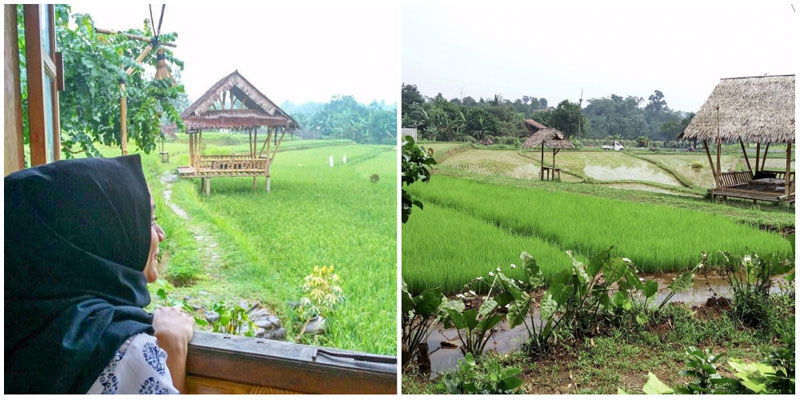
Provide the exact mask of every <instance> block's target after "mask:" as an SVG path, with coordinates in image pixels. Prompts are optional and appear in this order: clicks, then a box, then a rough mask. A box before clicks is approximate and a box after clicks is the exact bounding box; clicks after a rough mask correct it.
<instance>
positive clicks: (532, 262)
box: [519, 251, 544, 289]
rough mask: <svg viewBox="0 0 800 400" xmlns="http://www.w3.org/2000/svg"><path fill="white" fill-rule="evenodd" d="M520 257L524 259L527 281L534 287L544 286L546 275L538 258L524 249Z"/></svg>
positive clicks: (523, 269) (523, 270) (523, 266)
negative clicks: (537, 260)
mask: <svg viewBox="0 0 800 400" xmlns="http://www.w3.org/2000/svg"><path fill="white" fill-rule="evenodd" d="M519 257H520V258H521V259H522V272H524V273H525V280H526V281H527V282H526V283H527V284H528V285H529V286H530V287H531V288H534V289H535V288H539V287H542V286H544V275H542V269H541V268H539V263H537V262H536V259H534V258H533V257H532V256H531V255H530V254H528V253H527V252H524V251H523V252H522V254H520V256H519Z"/></svg>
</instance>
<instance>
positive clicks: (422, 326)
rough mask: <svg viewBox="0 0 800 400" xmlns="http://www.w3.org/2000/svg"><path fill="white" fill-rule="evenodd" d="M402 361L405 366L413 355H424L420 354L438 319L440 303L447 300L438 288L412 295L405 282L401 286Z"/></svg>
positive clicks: (424, 355)
mask: <svg viewBox="0 0 800 400" xmlns="http://www.w3.org/2000/svg"><path fill="white" fill-rule="evenodd" d="M401 296H402V323H403V336H402V346H403V354H402V363H403V366H404V367H405V366H406V365H408V363H409V362H410V361H411V360H412V359H414V357H417V356H419V357H426V356H427V353H426V354H421V349H423V350H422V351H425V350H424V349H425V347H424V346H422V347H421V345H422V344H424V343H426V341H427V339H428V336H429V335H430V329H431V326H432V325H433V324H435V323H436V321H438V314H439V311H440V309H441V307H442V305H443V304H444V303H445V301H446V300H447V298H446V297H444V296H443V295H442V291H441V290H440V289H438V288H433V289H426V290H424V291H422V293H420V294H418V295H416V296H412V295H411V293H409V291H408V286H406V282H405V281H403V287H402V294H401Z"/></svg>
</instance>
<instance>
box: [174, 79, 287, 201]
mask: <svg viewBox="0 0 800 400" xmlns="http://www.w3.org/2000/svg"><path fill="white" fill-rule="evenodd" d="M181 118H182V119H183V122H185V123H186V133H188V134H189V163H190V165H189V166H184V167H179V168H178V173H179V176H180V177H181V178H202V188H203V191H204V192H205V193H206V194H209V193H210V191H211V178H212V177H223V176H252V177H253V189H255V188H256V178H257V177H259V176H264V177H266V191H267V192H269V190H270V167H271V166H272V161H273V160H274V159H275V154H276V153H277V152H278V148H279V147H280V145H281V142H282V141H283V136H284V135H285V134H286V132H287V131H293V130H295V129H298V128H299V125H298V123H297V121H295V119H294V118H292V117H291V116H290V115H289V114H287V113H286V112H284V111H283V110H281V108H280V107H278V106H277V105H276V104H275V103H273V102H272V101H271V100H270V99H269V98H267V96H265V95H264V94H263V93H261V92H260V91H259V90H258V89H256V87H255V86H253V85H252V84H251V83H250V82H249V81H247V79H245V78H244V77H243V76H242V75H241V74H239V71H234V72H232V73H231V74H229V75H227V76H226V77H224V78H222V79H221V80H220V81H219V82H217V83H215V84H214V85H213V86H211V88H210V89H208V91H206V93H205V94H203V95H202V96H201V97H200V98H199V99H197V101H195V102H194V103H192V105H190V106H189V107H188V108H186V110H184V112H183V114H181ZM261 127H264V128H266V129H267V135H266V138H265V140H264V143H263V144H262V145H261V150H260V151H259V149H258V145H259V142H258V128H261ZM204 129H220V130H222V129H225V130H228V131H244V132H247V133H248V138H249V141H250V151H249V153H248V154H245V155H202V154H201V144H202V141H203V130H204ZM278 133H280V139H278V137H277V136H278ZM273 135H274V137H275V149H274V150H272V154H271V155H270V150H271V149H270V147H271V146H272V138H273ZM265 149H266V153H265V152H264V150H265Z"/></svg>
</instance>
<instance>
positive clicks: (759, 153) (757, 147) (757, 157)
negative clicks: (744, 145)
mask: <svg viewBox="0 0 800 400" xmlns="http://www.w3.org/2000/svg"><path fill="white" fill-rule="evenodd" d="M759 156H761V143H756V173H758V171H759V169H758V159H759Z"/></svg>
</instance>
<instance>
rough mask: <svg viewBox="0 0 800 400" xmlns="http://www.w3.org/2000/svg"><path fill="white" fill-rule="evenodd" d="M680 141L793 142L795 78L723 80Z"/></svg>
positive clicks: (783, 76) (775, 77) (755, 77)
mask: <svg viewBox="0 0 800 400" xmlns="http://www.w3.org/2000/svg"><path fill="white" fill-rule="evenodd" d="M679 138H680V139H684V140H691V139H697V140H714V141H716V140H721V141H736V140H739V139H741V140H742V141H744V142H747V143H761V144H766V143H787V142H792V143H793V142H794V141H795V139H794V75H771V76H753V77H743V78H723V79H721V80H720V82H719V84H717V87H715V88H714V91H713V92H711V96H709V97H708V100H706V102H705V104H703V106H702V107H700V110H699V111H698V112H697V115H695V116H694V118H693V119H692V122H691V123H689V126H687V127H686V130H684V132H683V133H682V134H681V135H680V136H679Z"/></svg>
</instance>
